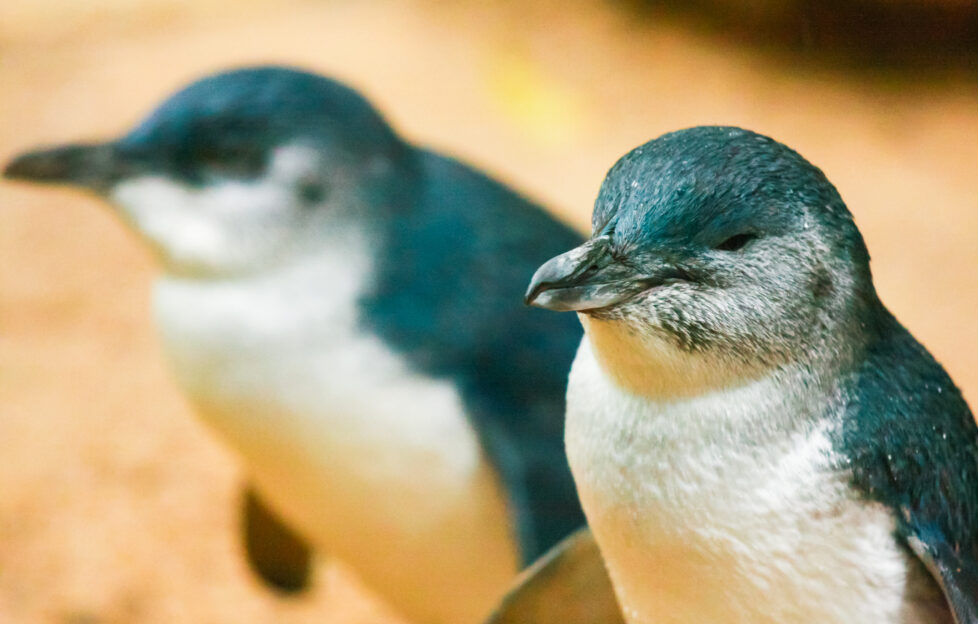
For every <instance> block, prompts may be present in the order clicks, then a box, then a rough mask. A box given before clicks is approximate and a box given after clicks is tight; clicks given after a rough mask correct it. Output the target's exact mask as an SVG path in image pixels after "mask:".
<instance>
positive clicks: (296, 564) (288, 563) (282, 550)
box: [243, 487, 312, 594]
mask: <svg viewBox="0 0 978 624" xmlns="http://www.w3.org/2000/svg"><path fill="white" fill-rule="evenodd" d="M243 511H244V518H243V520H244V527H243V529H244V545H245V551H246V553H247V557H248V563H249V564H250V565H251V569H252V570H254V571H255V573H257V574H258V576H260V577H261V578H262V579H263V580H264V581H265V582H266V583H267V584H268V585H270V586H271V587H273V588H274V589H276V590H278V591H280V592H282V593H284V594H295V593H298V592H301V591H303V590H304V589H306V588H307V587H308V586H309V583H310V577H311V576H312V550H311V549H310V547H309V545H308V544H306V542H305V541H303V539H302V538H301V537H299V536H298V535H297V534H296V533H295V532H294V531H292V529H290V528H289V527H287V526H286V525H285V524H283V523H282V521H281V520H280V519H279V517H278V516H277V515H276V514H275V512H274V511H272V510H271V509H269V508H268V507H266V506H265V504H264V503H263V502H262V501H261V499H260V498H259V497H258V495H257V494H256V493H255V491H254V490H253V489H252V488H250V487H249V488H247V489H246V490H245V494H244V510H243Z"/></svg>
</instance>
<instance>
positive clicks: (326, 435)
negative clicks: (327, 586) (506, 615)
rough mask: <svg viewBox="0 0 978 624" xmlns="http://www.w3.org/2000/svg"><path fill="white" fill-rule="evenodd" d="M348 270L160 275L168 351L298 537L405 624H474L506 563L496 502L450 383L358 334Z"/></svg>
mask: <svg viewBox="0 0 978 624" xmlns="http://www.w3.org/2000/svg"><path fill="white" fill-rule="evenodd" d="M347 260H348V259H347ZM332 266H338V267H339V269H338V270H336V269H327V268H324V267H332ZM356 268H357V264H356V262H352V263H351V262H349V261H347V262H345V263H339V264H338V265H337V264H336V263H333V264H329V263H326V264H325V265H324V264H323V263H321V262H320V263H316V264H315V265H313V266H312V268H307V269H302V270H297V271H294V272H293V273H290V274H289V275H287V276H279V278H278V279H277V281H275V282H270V281H257V280H256V281H252V282H241V281H237V282H228V283H225V284H221V285H214V284H204V283H195V282H187V281H178V280H163V281H161V282H160V283H159V284H158V287H157V291H156V317H157V322H158V325H159V327H160V330H161V332H162V335H163V341H164V345H165V348H166V351H167V353H168V355H169V357H170V359H171V362H172V364H173V368H174V370H175V372H176V376H177V379H178V381H179V382H180V384H181V385H182V386H183V388H184V389H185V390H186V391H187V392H188V394H189V395H190V396H191V398H192V400H193V401H194V403H195V405H196V406H197V407H198V408H199V411H200V414H201V416H202V417H203V418H204V420H205V421H206V422H207V423H208V424H209V425H211V426H212V427H213V428H214V429H215V430H217V431H218V433H219V434H220V435H221V436H222V437H223V438H224V440H225V441H226V442H227V443H228V444H230V445H231V446H232V447H233V448H234V450H236V451H237V452H238V453H239V454H240V456H241V457H242V459H243V461H244V464H245V465H246V469H247V471H248V472H249V477H250V478H251V479H252V480H253V481H254V482H255V484H256V486H257V489H258V490H259V492H261V494H262V495H263V497H264V498H265V499H266V500H267V501H268V502H269V503H270V504H271V505H272V507H274V508H275V509H276V510H278V511H279V512H280V513H281V514H282V515H283V516H284V517H285V518H286V519H287V520H288V521H289V522H290V523H291V524H292V525H293V526H295V527H296V528H297V529H298V530H299V531H300V532H301V533H302V534H304V535H305V536H306V537H307V538H308V539H309V540H311V541H312V542H313V543H314V544H315V545H316V546H318V547H320V548H322V549H323V550H324V551H326V552H328V553H329V554H331V555H336V556H337V557H339V558H340V559H342V560H344V561H345V562H347V563H348V564H349V565H350V566H351V567H352V568H353V569H355V570H356V571H357V572H358V573H359V574H360V576H361V577H362V578H363V580H364V581H366V582H367V583H368V585H370V586H372V588H373V589H375V590H376V591H377V592H378V593H379V594H380V595H382V596H384V597H386V598H387V599H388V600H389V601H390V603H391V604H392V605H393V606H394V607H395V608H397V609H399V610H400V611H401V612H402V613H403V614H405V615H407V616H408V617H410V618H412V619H413V620H414V621H417V622H424V623H429V622H430V623H442V622H444V623H446V624H447V623H452V624H458V623H461V624H465V623H467V622H477V621H480V620H481V618H482V616H484V615H485V614H486V613H487V611H488V610H489V609H490V608H491V606H492V605H493V604H494V602H495V600H496V599H497V598H498V596H499V594H500V593H501V592H502V591H503V590H504V589H505V587H506V586H507V585H508V583H509V581H510V579H511V578H512V576H513V574H514V573H515V571H516V570H517V568H518V563H517V562H518V555H517V547H516V544H515V541H514V537H513V531H512V527H511V524H510V520H509V515H508V513H507V506H506V501H505V497H504V496H503V494H502V493H501V490H500V488H499V484H498V483H497V482H496V478H495V475H494V471H493V470H492V468H491V466H490V465H489V464H488V462H487V461H486V458H485V456H484V454H483V452H482V450H481V447H480V445H479V442H478V439H477V437H476V435H475V433H474V431H473V430H472V428H471V426H470V424H469V423H468V421H467V419H466V416H465V412H464V406H463V404H462V401H461V399H460V397H459V395H458V394H457V392H456V391H455V389H454V387H453V386H451V385H450V384H449V383H447V382H442V381H434V380H431V379H428V378H425V377H422V376H420V375H417V374H415V373H413V372H411V371H410V370H409V368H408V367H407V366H406V364H405V362H404V361H403V360H402V358H400V357H399V356H398V355H397V354H396V353H393V352H391V351H390V350H389V349H387V348H386V347H385V346H384V344H383V343H382V342H381V341H379V340H378V339H376V338H373V337H371V336H368V335H365V334H363V333H362V332H360V331H358V328H357V319H356V315H355V306H354V302H355V298H356V295H357V294H358V292H359V289H360V287H361V286H362V284H361V283H360V282H359V281H358V279H357V278H358V277H359V276H357V271H356Z"/></svg>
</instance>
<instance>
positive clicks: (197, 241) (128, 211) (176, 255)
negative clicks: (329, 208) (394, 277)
mask: <svg viewBox="0 0 978 624" xmlns="http://www.w3.org/2000/svg"><path fill="white" fill-rule="evenodd" d="M317 167H319V156H318V154H317V153H316V152H315V151H314V150H312V149H310V148H307V147H302V146H296V145H292V146H285V147H280V148H278V149H276V150H275V151H274V153H273V154H272V157H271V159H270V163H269V166H268V170H267V171H266V172H265V173H264V174H263V175H262V176H261V177H260V178H258V179H257V180H254V181H242V180H236V179H233V178H220V179H214V180H210V181H206V183H205V184H204V185H203V186H200V187H194V186H191V185H189V184H185V183H183V182H181V181H178V180H174V179H171V178H168V177H165V176H160V175H147V176H140V177H135V178H130V179H127V180H124V181H122V182H120V183H119V184H118V185H116V186H115V187H114V188H113V189H112V191H111V193H110V199H111V200H112V201H113V203H115V204H116V205H118V206H119V207H120V208H121V212H122V215H123V217H124V218H125V219H126V220H127V221H128V222H129V223H130V224H131V225H132V226H133V228H134V229H136V230H137V231H138V232H140V233H141V234H142V235H143V236H144V237H145V238H146V239H147V240H148V241H149V242H150V244H151V245H152V246H153V247H154V249H155V250H156V251H157V253H158V254H159V256H160V257H161V259H162V261H163V263H164V265H165V266H166V267H167V269H168V270H169V271H170V272H173V273H178V274H181V275H214V274H233V273H239V272H242V271H248V270H250V269H253V268H256V267H266V266H269V265H274V264H277V263H278V262H279V261H281V258H282V257H283V256H288V255H289V254H291V253H295V252H296V251H298V249H297V248H298V247H301V245H302V241H301V240H300V239H298V237H297V235H298V234H300V233H301V232H302V226H303V225H304V223H305V220H306V211H304V210H303V207H302V206H301V205H300V202H299V199H298V197H297V196H296V192H295V188H296V185H297V183H298V182H299V181H301V180H302V179H303V177H304V176H307V175H309V174H310V173H311V172H313V171H315V169H316V168H317Z"/></svg>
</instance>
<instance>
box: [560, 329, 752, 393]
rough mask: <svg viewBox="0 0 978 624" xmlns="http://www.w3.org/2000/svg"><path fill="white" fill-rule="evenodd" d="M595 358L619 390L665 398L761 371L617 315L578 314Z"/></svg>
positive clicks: (745, 379) (744, 379) (731, 383)
mask: <svg viewBox="0 0 978 624" xmlns="http://www.w3.org/2000/svg"><path fill="white" fill-rule="evenodd" d="M578 316H579V318H580V319H581V324H582V325H583V326H584V331H585V335H586V336H587V340H589V341H590V343H591V347H592V349H593V351H594V354H595V358H596V359H597V362H598V364H599V365H600V366H601V369H602V370H603V371H604V373H605V375H607V376H608V378H609V379H610V380H611V381H613V382H614V383H615V384H616V385H617V386H618V387H620V388H621V389H622V390H624V391H626V392H628V393H630V394H633V395H636V396H641V397H645V398H649V399H655V400H660V401H668V400H675V399H683V398H689V397H693V396H699V395H702V394H705V393H709V392H714V391H718V390H723V389H725V388H731V387H737V386H741V385H744V384H746V383H749V382H750V381H753V380H755V379H757V378H758V377H760V376H761V375H762V374H763V372H762V371H761V370H759V369H758V368H757V367H752V366H750V365H749V364H747V363H745V362H742V361H735V360H730V359H724V358H720V357H717V356H716V355H713V354H710V353H699V352H689V351H683V350H680V349H678V348H676V347H675V346H674V345H672V344H670V343H669V342H668V341H666V340H663V339H662V338H660V337H657V336H655V335H653V334H648V333H642V332H639V331H637V330H636V329H635V328H633V327H631V326H630V325H629V324H628V323H625V322H623V321H620V320H604V319H599V318H595V317H593V316H589V315H586V314H580V315H578Z"/></svg>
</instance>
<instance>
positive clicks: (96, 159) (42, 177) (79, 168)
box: [3, 143, 129, 191]
mask: <svg viewBox="0 0 978 624" xmlns="http://www.w3.org/2000/svg"><path fill="white" fill-rule="evenodd" d="M128 169H129V166H128V164H127V162H126V160H125V159H123V158H122V157H121V156H120V154H119V150H118V149H117V148H116V146H115V145H114V144H112V143H96V144H72V145H61V146H58V147H51V148H44V149H39V150H33V151H29V152H24V153H23V154H20V155H18V156H17V157H15V158H14V159H13V160H12V161H10V162H9V163H7V166H6V167H4V169H3V177H5V178H9V179H11V180H25V181H29V182H38V183H47V184H69V185H73V186H81V187H84V188H88V189H92V190H95V191H102V190H106V189H108V188H109V187H111V186H112V185H113V184H114V183H115V182H117V181H118V180H119V179H120V178H122V177H123V176H124V175H125V173H126V171H127V170H128Z"/></svg>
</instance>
